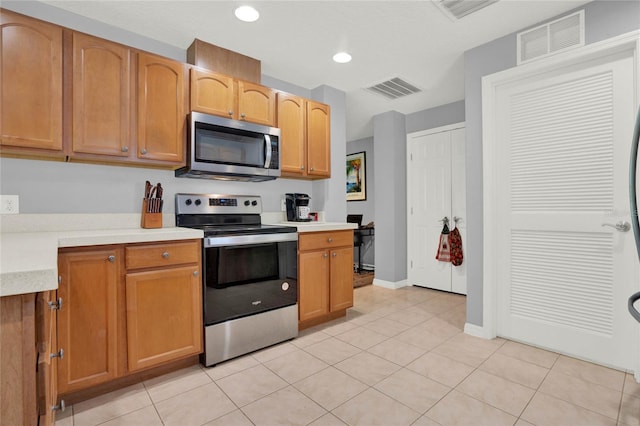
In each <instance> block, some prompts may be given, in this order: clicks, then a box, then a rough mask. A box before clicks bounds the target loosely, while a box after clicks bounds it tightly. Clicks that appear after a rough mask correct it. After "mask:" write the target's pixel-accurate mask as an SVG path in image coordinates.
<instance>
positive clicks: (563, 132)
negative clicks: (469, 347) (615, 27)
mask: <svg viewBox="0 0 640 426" xmlns="http://www.w3.org/2000/svg"><path fill="white" fill-rule="evenodd" d="M634 69H635V68H634V58H633V57H632V56H629V55H628V54H622V53H620V54H613V55H607V56H604V57H601V58H597V59H593V60H590V61H584V62H581V63H578V64H575V65H572V66H570V67H563V68H558V69H555V70H550V71H548V72H544V73H536V74H535V75H533V76H528V77H526V78H522V79H515V80H513V79H512V80H510V82H509V83H506V84H504V85H502V86H499V87H498V88H497V89H496V92H495V96H496V97H495V99H496V102H495V108H496V110H495V114H496V115H495V123H496V142H495V143H496V152H497V154H496V159H497V164H493V165H487V164H485V167H494V168H495V170H496V172H495V176H496V179H495V181H496V188H495V200H496V208H495V212H496V213H495V214H496V218H495V222H494V223H495V224H496V231H495V232H496V233H497V235H495V236H494V238H495V239H496V240H495V241H496V244H495V253H487V252H486V251H485V253H484V256H485V257H487V256H495V257H496V259H501V261H500V262H495V265H496V266H495V268H496V277H497V287H496V292H497V333H498V335H501V336H504V337H507V338H512V339H516V340H521V341H524V342H528V343H532V344H534V345H538V346H541V347H546V348H550V349H552V350H556V351H559V352H562V353H567V354H570V355H574V356H577V357H580V358H584V359H588V360H592V361H595V362H598V363H601V364H605V365H610V366H614V367H619V368H626V369H633V368H635V367H636V366H635V365H633V364H634V357H633V342H634V337H635V335H636V334H635V329H634V326H637V324H634V323H633V321H632V318H631V316H630V315H629V314H628V312H627V309H626V299H627V297H628V296H629V295H630V294H631V293H632V292H633V290H634V286H635V285H637V283H638V282H639V278H638V262H637V259H636V258H635V256H634V242H633V236H632V235H631V232H624V231H619V230H616V229H614V228H612V227H608V226H602V225H603V224H612V225H613V224H616V223H618V222H625V221H626V222H628V221H629V220H630V212H629V204H628V198H627V197H628V184H627V176H628V161H629V160H628V156H629V151H630V143H631V134H632V131H633V115H634V111H635V106H636V104H635V102H636V99H635V93H636V89H635V85H634V78H635V77H634ZM491 219H492V220H493V218H491Z"/></svg>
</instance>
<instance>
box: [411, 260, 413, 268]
mask: <svg viewBox="0 0 640 426" xmlns="http://www.w3.org/2000/svg"><path fill="white" fill-rule="evenodd" d="M411 269H413V260H412V261H411Z"/></svg>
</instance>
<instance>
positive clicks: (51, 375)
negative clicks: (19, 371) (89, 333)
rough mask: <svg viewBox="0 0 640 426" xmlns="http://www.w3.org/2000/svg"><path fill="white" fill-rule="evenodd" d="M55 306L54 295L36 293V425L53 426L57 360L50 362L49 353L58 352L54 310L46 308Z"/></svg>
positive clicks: (52, 292)
mask: <svg viewBox="0 0 640 426" xmlns="http://www.w3.org/2000/svg"><path fill="white" fill-rule="evenodd" d="M55 302H56V292H55V291H46V292H42V293H38V295H37V297H36V332H37V333H36V336H37V337H36V344H37V351H38V365H37V382H36V395H37V398H38V416H39V418H40V420H39V424H41V425H52V424H54V423H55V410H53V409H52V407H54V406H55V405H57V399H58V387H57V383H56V380H57V375H56V368H57V367H58V361H57V360H58V358H57V357H54V358H52V357H51V356H50V355H51V353H54V352H57V351H58V348H57V344H58V343H57V337H56V330H57V323H56V310H55V309H51V308H50V307H49V303H55Z"/></svg>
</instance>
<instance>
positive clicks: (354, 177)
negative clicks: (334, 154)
mask: <svg viewBox="0 0 640 426" xmlns="http://www.w3.org/2000/svg"><path fill="white" fill-rule="evenodd" d="M366 199H367V174H366V159H365V153H364V152H356V153H355V154H349V155H347V201H364V200H366Z"/></svg>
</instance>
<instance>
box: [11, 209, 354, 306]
mask: <svg viewBox="0 0 640 426" xmlns="http://www.w3.org/2000/svg"><path fill="white" fill-rule="evenodd" d="M280 217H281V214H276V215H272V216H271V217H263V222H264V223H270V224H274V225H288V226H293V227H295V228H296V229H297V230H298V232H299V233H304V232H323V231H336V230H347V229H355V228H356V225H355V224H353V223H343V222H286V221H282V220H281V219H280ZM0 219H2V221H1V223H0V231H1V232H0V296H12V295H16V294H26V293H34V292H39V291H47V290H54V289H56V288H58V248H61V247H82V246H96V245H105V244H128V243H143V242H154V241H169V240H182V239H193V238H202V237H203V232H202V231H201V230H197V229H190V228H178V227H175V226H173V225H174V223H173V218H172V217H171V216H170V215H165V218H164V223H165V226H167V227H165V228H158V229H142V228H140V227H139V220H140V215H138V214H122V215H121V214H101V215H89V214H87V215H83V214H78V215H74V214H51V215H48V214H38V215H15V216H13V215H11V216H3V217H2V218H0ZM265 219H266V220H265ZM96 224H100V225H99V226H100V227H101V228H102V229H93V228H95V227H96Z"/></svg>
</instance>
